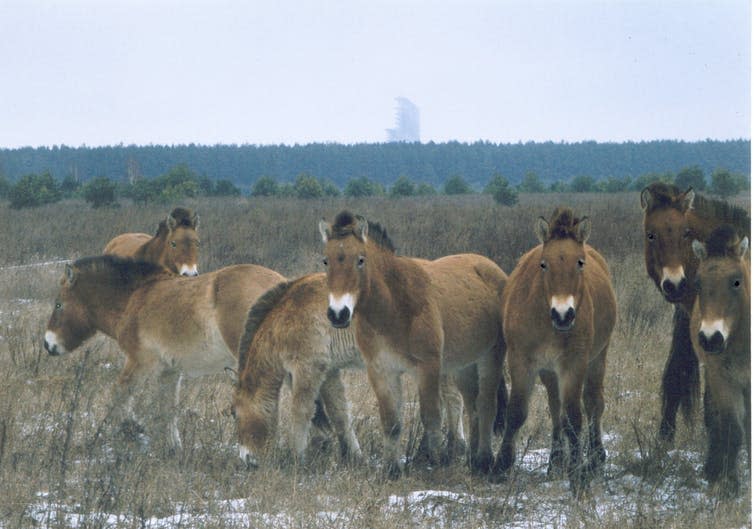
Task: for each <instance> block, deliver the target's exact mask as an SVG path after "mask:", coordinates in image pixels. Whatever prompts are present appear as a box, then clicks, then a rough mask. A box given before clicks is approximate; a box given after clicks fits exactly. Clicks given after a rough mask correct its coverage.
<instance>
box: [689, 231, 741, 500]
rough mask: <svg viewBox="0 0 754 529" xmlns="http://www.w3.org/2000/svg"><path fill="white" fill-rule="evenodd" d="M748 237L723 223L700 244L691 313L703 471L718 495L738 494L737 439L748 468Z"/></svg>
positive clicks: (696, 251)
mask: <svg viewBox="0 0 754 529" xmlns="http://www.w3.org/2000/svg"><path fill="white" fill-rule="evenodd" d="M748 246H749V239H748V238H747V237H743V238H741V237H739V236H738V234H737V233H736V230H735V229H734V228H733V227H732V226H729V225H723V226H720V227H719V228H717V229H715V230H714V231H713V232H712V234H711V235H710V237H709V238H708V239H707V242H706V244H702V243H701V242H699V241H697V240H695V241H694V242H693V249H694V254H695V255H696V257H697V258H698V259H699V261H700V264H699V268H698V270H697V274H696V291H697V292H698V295H697V298H696V302H695V303H694V309H693V312H692V315H691V336H692V339H693V343H694V349H695V351H696V354H697V355H698V356H699V359H700V361H701V362H702V363H703V364H704V423H705V426H706V428H707V438H708V441H709V444H708V448H707V461H706V463H705V464H704V475H705V477H706V478H707V480H708V481H709V483H710V485H712V486H713V487H719V489H720V492H721V494H722V495H723V496H727V495H735V494H736V493H737V492H738V475H737V469H736V459H737V458H738V452H739V450H740V448H741V445H742V443H743V440H744V439H745V440H746V450H747V453H748V454H749V458H748V461H749V467H750V468H751V266H750V260H749V258H748V256H747V249H748Z"/></svg>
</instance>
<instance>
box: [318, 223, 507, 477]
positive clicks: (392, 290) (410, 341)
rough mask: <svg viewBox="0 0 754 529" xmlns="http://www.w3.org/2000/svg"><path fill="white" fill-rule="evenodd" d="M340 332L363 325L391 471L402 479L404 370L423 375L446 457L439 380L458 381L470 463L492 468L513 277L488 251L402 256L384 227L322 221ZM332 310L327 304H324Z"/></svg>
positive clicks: (431, 444) (430, 420)
mask: <svg viewBox="0 0 754 529" xmlns="http://www.w3.org/2000/svg"><path fill="white" fill-rule="evenodd" d="M319 228H320V232H321V234H322V238H323V240H324V241H325V256H326V258H325V264H326V265H327V284H328V299H329V306H328V308H327V315H328V317H329V319H330V322H331V323H332V324H333V325H334V326H335V327H346V326H348V325H349V324H350V323H351V318H352V317H353V323H354V326H355V330H354V332H355V336H356V342H357V344H358V347H359V349H360V350H361V352H362V355H363V357H364V359H365V363H366V366H367V374H368V377H369V381H370V383H371V385H372V389H373V390H374V392H375V395H376V397H377V400H378V404H379V411H380V420H381V422H382V429H383V436H384V446H383V450H384V459H385V463H386V472H387V475H388V476H389V477H391V478H395V477H397V476H399V475H400V464H399V461H398V456H399V446H398V444H399V443H398V442H399V439H400V434H401V422H402V421H401V408H402V389H401V379H400V377H401V374H402V373H404V372H409V373H411V374H412V375H414V376H415V378H416V381H417V386H418V391H419V405H420V415H421V422H422V426H423V427H424V442H425V443H426V447H427V451H428V453H429V455H430V459H431V461H438V460H440V459H441V456H440V450H441V446H440V445H441V434H440V430H441V413H440V400H441V399H440V390H439V386H440V381H441V375H442V374H448V375H452V376H455V379H456V383H457V385H458V389H459V390H460V392H461V395H462V396H463V401H464V407H465V409H466V413H467V415H468V417H469V424H470V428H471V434H470V449H469V453H470V456H469V462H470V464H471V466H472V468H474V469H476V470H479V471H483V472H486V471H489V469H490V467H491V462H492V449H491V438H492V427H493V420H494V418H495V413H496V410H497V390H498V384H499V383H500V380H501V372H502V362H503V358H504V355H505V346H504V342H503V339H502V332H501V331H502V329H501V324H500V321H501V315H500V292H501V290H502V289H503V286H504V285H505V281H506V275H505V273H504V272H503V271H502V270H500V268H499V267H498V266H497V265H496V264H495V263H493V262H492V261H490V260H489V259H487V258H485V257H482V256H480V255H473V254H463V255H453V256H448V257H444V258H441V259H438V260H436V261H426V260H423V259H412V258H408V257H399V256H398V255H396V253H395V251H394V248H393V246H392V243H391V242H390V240H389V239H388V237H387V233H386V232H385V230H384V229H382V228H381V227H380V226H379V225H377V224H371V223H368V222H367V221H366V220H365V219H363V218H361V217H356V216H354V215H353V214H351V213H349V212H347V211H344V212H342V213H340V214H338V215H337V217H336V218H335V222H334V223H333V224H332V225H330V224H328V223H327V222H325V221H322V222H320V225H319ZM323 310H324V308H323Z"/></svg>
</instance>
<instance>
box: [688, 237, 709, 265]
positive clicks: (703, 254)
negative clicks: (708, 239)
mask: <svg viewBox="0 0 754 529" xmlns="http://www.w3.org/2000/svg"><path fill="white" fill-rule="evenodd" d="M691 249H692V250H694V255H695V256H696V258H697V259H699V260H700V261H704V260H705V259H706V258H707V248H705V247H704V244H703V243H701V242H699V241H697V240H696V239H694V240H693V241H692V242H691Z"/></svg>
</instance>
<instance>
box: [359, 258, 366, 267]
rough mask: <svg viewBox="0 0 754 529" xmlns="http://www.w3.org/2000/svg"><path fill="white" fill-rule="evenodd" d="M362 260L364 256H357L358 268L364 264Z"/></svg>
mask: <svg viewBox="0 0 754 529" xmlns="http://www.w3.org/2000/svg"><path fill="white" fill-rule="evenodd" d="M364 261H365V259H364V256H362V255H360V256H359V260H358V267H359V268H362V267H363V266H364Z"/></svg>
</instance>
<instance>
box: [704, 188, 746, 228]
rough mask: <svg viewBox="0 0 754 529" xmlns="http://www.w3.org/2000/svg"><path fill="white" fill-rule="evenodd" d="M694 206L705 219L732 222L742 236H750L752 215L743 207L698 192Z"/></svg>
mask: <svg viewBox="0 0 754 529" xmlns="http://www.w3.org/2000/svg"><path fill="white" fill-rule="evenodd" d="M692 208H693V209H694V213H695V214H696V215H697V216H699V217H701V218H703V219H714V220H716V221H717V222H722V223H725V224H730V225H731V226H732V227H733V228H735V230H736V231H737V232H738V234H739V235H740V236H744V235H746V236H747V237H748V236H749V235H750V234H751V217H750V216H749V213H748V212H747V211H746V210H745V209H743V208H741V207H738V206H735V205H733V204H730V203H728V202H725V201H724V200H716V199H713V198H707V197H704V196H701V195H699V194H698V193H697V194H696V195H695V196H694V204H693V206H692Z"/></svg>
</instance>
